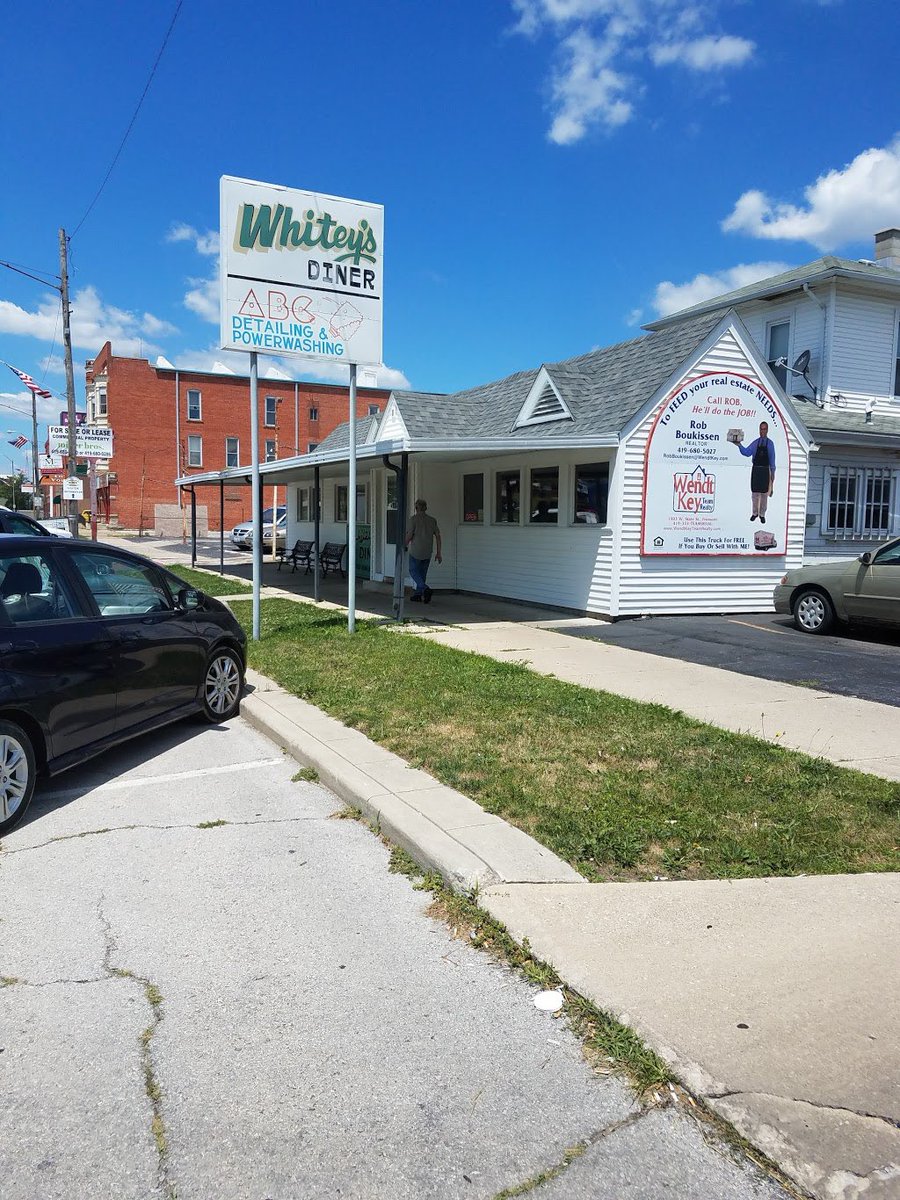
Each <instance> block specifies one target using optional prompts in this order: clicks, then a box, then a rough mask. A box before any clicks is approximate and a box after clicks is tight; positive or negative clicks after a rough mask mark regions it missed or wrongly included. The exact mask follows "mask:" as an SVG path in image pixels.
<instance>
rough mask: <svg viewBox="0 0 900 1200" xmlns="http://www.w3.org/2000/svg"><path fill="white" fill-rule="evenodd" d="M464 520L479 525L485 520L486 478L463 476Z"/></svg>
mask: <svg viewBox="0 0 900 1200" xmlns="http://www.w3.org/2000/svg"><path fill="white" fill-rule="evenodd" d="M463 520H464V521H466V522H467V523H470V524H471V523H478V522H481V521H483V520H484V476H483V475H482V474H481V473H480V472H479V474H477V475H463Z"/></svg>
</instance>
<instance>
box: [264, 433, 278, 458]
mask: <svg viewBox="0 0 900 1200" xmlns="http://www.w3.org/2000/svg"><path fill="white" fill-rule="evenodd" d="M277 457H278V443H277V442H276V441H275V440H274V439H273V440H271V441H270V440H268V439H267V440H266V462H274V461H275V459H276V458H277Z"/></svg>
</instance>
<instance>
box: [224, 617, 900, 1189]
mask: <svg viewBox="0 0 900 1200" xmlns="http://www.w3.org/2000/svg"><path fill="white" fill-rule="evenodd" d="M467 632H468V631H465V630H462V631H460V630H449V631H445V632H443V633H432V634H431V636H439V637H441V639H442V640H443V639H444V638H445V637H447V638H449V639H451V640H452V639H456V638H459V637H461V636H463V635H465V634H466V633H467ZM523 632H530V633H532V634H534V633H540V630H529V631H523ZM495 633H496V631H495ZM504 633H507V634H508V633H509V630H507V629H504ZM556 640H559V638H558V635H556ZM469 648H472V647H469ZM581 649H583V647H582V646H581V645H580V643H579V645H578V646H575V647H573V652H577V651H578V650H581ZM521 652H522V650H521V647H520V648H519V651H518V654H519V655H521ZM626 653H630V652H626ZM498 655H499V651H498ZM637 657H639V658H640V657H644V656H641V655H637ZM656 661H657V660H654V662H656ZM250 682H251V684H252V685H254V686H255V688H256V690H255V691H254V692H253V694H251V695H250V696H248V697H247V698H246V699H245V701H244V706H243V710H242V711H243V715H244V716H245V717H246V718H247V719H248V720H249V721H250V722H251V723H252V724H254V725H256V726H257V728H259V729H260V730H262V731H263V732H265V733H267V734H268V735H269V736H270V737H272V738H273V739H274V740H275V741H276V742H278V743H279V744H280V745H281V746H283V747H284V748H286V749H287V750H288V751H289V752H290V753H292V754H293V755H294V756H295V757H296V758H297V759H298V760H299V761H301V762H304V763H308V764H309V765H311V766H313V767H315V768H316V770H317V771H318V772H319V775H320V778H321V780H322V782H323V783H325V784H326V785H327V786H328V787H330V788H331V789H332V790H333V791H335V792H336V793H337V794H338V795H339V796H340V797H341V798H342V799H343V800H344V801H345V802H347V803H348V804H353V805H355V806H356V807H358V808H360V809H361V810H362V811H363V812H365V813H367V814H368V815H369V816H371V817H373V818H374V819H376V820H378V821H379V822H380V825H381V827H382V829H383V830H384V832H385V833H386V834H387V835H388V836H389V837H391V838H392V839H393V840H395V841H396V842H398V843H399V844H400V845H402V846H404V847H405V848H406V849H407V850H409V851H410V853H411V854H412V855H413V856H414V857H415V858H416V860H417V861H418V862H419V863H420V864H421V865H423V866H424V867H426V868H432V869H435V870H437V871H439V872H440V873H441V874H442V875H443V876H444V877H445V878H446V879H447V880H448V881H449V882H450V883H451V884H452V885H453V886H455V887H457V888H459V889H463V890H471V889H472V888H473V887H477V888H478V893H479V903H481V904H482V905H483V906H484V907H485V908H486V909H487V910H488V911H489V912H490V913H492V915H494V916H495V917H497V918H498V919H499V920H501V921H503V923H504V924H506V925H507V926H508V927H509V928H510V930H511V932H512V933H513V935H514V936H515V937H516V939H517V940H519V941H523V940H524V939H526V938H527V939H528V941H529V943H530V944H531V946H532V948H533V949H534V951H535V953H536V954H537V955H538V956H539V957H540V958H542V959H544V960H545V961H547V962H549V963H551V964H553V966H554V967H555V968H556V969H557V970H558V972H559V973H560V975H561V976H562V978H564V979H565V980H566V981H567V982H568V983H569V984H570V985H571V986H573V987H574V988H576V989H577V990H578V991H580V992H582V993H583V994H584V995H586V996H587V997H589V998H590V999H591V1000H593V1001H594V1002H595V1003H597V1004H598V1005H599V1006H600V1007H602V1008H604V1009H606V1010H607V1011H610V1012H612V1013H614V1014H615V1015H616V1016H618V1017H619V1019H621V1020H622V1021H623V1022H624V1023H626V1024H628V1025H631V1026H632V1027H634V1028H636V1029H637V1030H638V1031H639V1032H640V1033H641V1034H642V1036H643V1037H644V1038H645V1040H646V1041H647V1042H648V1043H649V1044H650V1045H651V1046H653V1048H654V1049H655V1050H657V1052H658V1053H659V1054H661V1055H662V1056H663V1057H664V1058H665V1059H666V1060H667V1061H668V1062H670V1063H671V1064H672V1066H673V1069H674V1070H675V1072H676V1074H677V1075H678V1077H679V1078H680V1079H682V1080H683V1081H684V1082H685V1084H686V1085H687V1086H688V1087H689V1088H691V1089H692V1090H693V1091H694V1094H695V1095H698V1096H700V1097H702V1098H703V1099H705V1100H707V1101H708V1102H709V1103H710V1105H711V1106H712V1107H714V1108H716V1109H717V1111H719V1112H720V1113H721V1115H723V1116H724V1117H726V1118H727V1119H728V1120H730V1121H731V1122H732V1123H733V1124H734V1125H735V1126H736V1127H737V1128H738V1129H739V1130H740V1131H741V1132H742V1133H743V1134H744V1135H745V1136H746V1137H747V1138H748V1139H749V1140H750V1141H751V1142H753V1143H754V1144H755V1145H756V1146H758V1147H759V1148H760V1149H761V1150H763V1151H764V1152H765V1153H766V1154H768V1155H769V1157H770V1158H772V1159H773V1160H774V1161H775V1162H777V1163H778V1164H779V1166H780V1167H781V1168H782V1169H783V1170H784V1171H785V1172H786V1173H787V1174H788V1175H790V1176H791V1177H792V1178H793V1179H795V1180H796V1181H797V1183H798V1184H799V1185H800V1186H801V1187H803V1188H804V1189H806V1190H807V1191H809V1192H810V1193H812V1195H814V1196H815V1197H817V1200H892V1198H894V1197H896V1196H897V1195H898V1192H900V1130H898V1123H900V1100H898V1090H900V1033H898V1029H897V1023H896V1021H895V1020H893V1019H892V1016H893V1013H892V1003H891V997H892V996H895V995H896V984H897V979H896V964H897V962H898V961H900V938H898V930H900V921H898V917H900V875H856V876H832V877H816V878H808V879H807V878H799V879H761V880H742V881H704V882H694V883H647V884H589V883H586V882H585V881H584V880H583V879H581V877H580V876H579V875H577V873H576V872H574V871H573V870H572V868H571V867H569V866H568V864H566V863H564V862H562V861H561V860H560V859H558V858H557V857H556V856H555V855H553V854H552V853H550V852H549V851H548V850H546V848H544V847H542V846H540V845H538V843H536V842H534V841H533V839H531V838H530V837H528V836H527V835H526V834H524V833H522V831H521V830H518V829H514V828H513V827H512V826H510V825H508V824H507V823H506V822H504V821H502V820H501V819H500V818H498V817H495V816H492V815H491V814H488V813H485V812H484V811H483V810H482V809H481V808H480V807H479V806H478V805H477V804H475V803H474V802H473V801H472V800H470V799H469V798H468V797H465V796H462V795H460V793H458V792H454V791H453V790H452V789H450V788H446V787H443V785H441V784H439V783H438V782H437V781H436V780H434V779H433V778H432V777H430V776H429V775H427V774H426V773H425V772H423V771H418V770H414V769H412V768H410V767H409V766H408V764H406V763H405V762H404V761H403V760H402V759H400V758H398V757H396V756H395V755H393V754H390V752H388V751H386V750H384V749H383V748H382V747H380V746H377V745H375V744H374V743H372V742H370V741H369V740H368V739H367V738H366V737H364V736H363V735H362V734H360V733H359V732H358V731H356V730H350V729H347V728H346V727H345V726H343V725H341V724H340V722H338V721H335V720H334V719H333V718H331V717H328V716H327V715H326V714H324V713H322V712H321V710H319V709H317V708H315V707H314V706H313V705H310V704H307V703H306V702H305V701H302V700H299V699H298V698H296V697H294V696H290V695H289V694H288V693H286V692H284V691H283V690H282V689H281V688H279V687H278V686H277V685H275V684H273V683H272V682H271V681H269V680H266V679H264V678H263V677H260V676H257V675H254V674H253V673H251V675H250ZM870 707H880V706H870ZM586 1194H587V1193H586Z"/></svg>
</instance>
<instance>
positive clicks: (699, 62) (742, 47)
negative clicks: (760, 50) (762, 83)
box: [650, 35, 756, 71]
mask: <svg viewBox="0 0 900 1200" xmlns="http://www.w3.org/2000/svg"><path fill="white" fill-rule="evenodd" d="M755 50H756V44H755V43H754V42H751V41H748V40H747V38H741V37H730V36H727V35H726V36H723V37H702V38H694V40H693V41H687V42H668V43H665V44H663V45H660V46H654V47H653V49H652V50H651V51H650V57H651V58H652V60H653V62H654V64H655V65H656V66H658V67H662V66H667V65H668V64H669V63H681V65H682V66H685V67H689V68H690V69H691V70H692V71H718V70H721V68H722V67H740V66H743V64H744V63H745V62H748V61H749V59H751V58H752V57H753V53H754V51H755Z"/></svg>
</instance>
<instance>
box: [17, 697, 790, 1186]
mask: <svg viewBox="0 0 900 1200" xmlns="http://www.w3.org/2000/svg"><path fill="white" fill-rule="evenodd" d="M296 769H297V766H296V763H294V762H293V761H292V760H290V759H287V758H285V757H283V756H282V755H281V754H280V753H279V752H278V751H277V750H276V749H275V748H274V746H273V745H272V744H271V743H269V742H268V741H267V740H266V739H265V738H263V737H262V736H260V735H259V734H257V733H255V732H254V731H252V730H251V729H249V727H247V726H246V725H245V724H244V723H243V722H242V721H240V720H236V721H233V722H231V723H230V724H229V726H228V727H221V728H216V729H210V728H202V727H200V726H197V725H179V726H175V727H172V728H170V729H169V730H166V731H164V732H162V733H159V734H156V735H152V736H151V737H149V738H145V739H142V740H140V741H138V742H134V743H131V744H129V745H128V746H126V747H124V748H122V749H120V750H118V751H115V752H114V753H111V754H108V755H106V756H105V757H103V758H101V759H98V760H95V761H94V762H93V763H91V764H89V765H87V766H85V767H83V768H81V769H79V770H78V771H76V772H70V773H69V774H67V775H64V776H61V777H60V778H59V779H57V780H55V781H50V782H49V783H48V784H46V785H45V786H44V787H43V789H42V791H41V792H40V793H39V795H38V796H37V797H36V799H35V801H34V803H33V806H32V810H31V812H30V813H29V818H28V820H27V823H26V824H24V825H23V826H21V827H20V828H18V829H17V830H15V831H14V832H13V833H12V834H11V835H9V836H8V837H6V838H4V839H3V845H2V850H0V979H2V981H3V983H2V986H0V1179H2V1180H3V1185H2V1190H3V1196H4V1200H38V1198H40V1200H56V1198H59V1200H63V1198H65V1200H70V1198H71V1197H73V1196H77V1197H78V1198H79V1200H92V1198H97V1200H99V1198H103V1200H109V1198H110V1197H115V1198H116V1200H132V1198H134V1200H138V1198H142V1200H143V1198H145V1197H146V1198H151V1197H154V1198H157V1197H158V1198H161V1200H174V1198H175V1197H176V1196H177V1198H178V1200H208V1198H209V1197H211V1196H215V1197H216V1198H217V1200H232V1198H233V1200H238V1198H240V1200H244V1198H253V1200H294V1198H296V1200H300V1198H301V1197H302V1198H303V1200H319V1198H320V1197H321V1198H323V1200H324V1198H325V1197H334V1196H338V1195H340V1196H341V1197H344V1198H348V1197H350V1198H358V1200H380V1198H381V1197H385V1198H386V1197H391V1198H392V1200H407V1198H408V1200H423V1198H426V1197H435V1198H438V1200H444V1198H447V1200H455V1198H456V1197H466V1198H474V1200H493V1198H494V1197H497V1196H499V1195H501V1194H504V1193H505V1192H506V1191H507V1190H508V1189H514V1188H518V1187H521V1186H525V1185H528V1184H529V1183H532V1184H533V1187H531V1190H530V1192H529V1194H532V1195H534V1196H536V1197H540V1198H542V1200H546V1198H550V1200H553V1198H556V1197H563V1196H565V1197H571V1198H572V1200H579V1198H581V1197H584V1198H585V1200H587V1198H591V1200H603V1198H606V1197H609V1200H655V1198H656V1197H657V1196H659V1197H660V1198H662V1197H663V1196H665V1197H666V1198H667V1200H673V1198H679V1197H684V1198H690V1200H693V1198H696V1200H710V1198H711V1197H716V1200H783V1197H784V1196H785V1193H784V1192H783V1191H782V1190H781V1189H780V1188H779V1187H778V1186H777V1185H776V1184H775V1183H774V1182H773V1181H772V1180H771V1179H769V1178H768V1177H766V1176H764V1175H762V1174H761V1173H760V1172H759V1171H758V1170H757V1169H756V1168H755V1167H754V1166H753V1165H752V1164H751V1163H750V1162H749V1161H746V1160H743V1159H741V1158H739V1157H736V1156H735V1155H734V1153H733V1152H730V1151H728V1150H727V1149H726V1148H725V1147H724V1145H723V1144H721V1143H720V1142H718V1141H717V1139H716V1137H715V1135H714V1134H713V1133H712V1132H711V1131H710V1130H709V1129H708V1128H703V1127H701V1126H700V1125H699V1124H698V1123H697V1122H696V1121H694V1120H693V1119H692V1118H691V1117H689V1116H687V1115H685V1114H684V1113H683V1112H682V1111H681V1110H680V1109H679V1108H677V1107H670V1108H667V1109H650V1110H647V1111H644V1110H642V1109H641V1108H640V1107H639V1106H638V1105H637V1104H636V1102H635V1099H634V1097H633V1095H632V1094H631V1092H630V1090H629V1089H628V1088H627V1087H626V1085H625V1084H624V1083H623V1082H622V1081H621V1080H619V1079H617V1078H616V1077H614V1076H600V1075H597V1074H594V1073H592V1072H591V1071H590V1069H589V1068H588V1066H587V1065H586V1062H585V1060H584V1058H583V1055H582V1053H581V1047H580V1044H579V1043H578V1041H577V1040H576V1039H575V1037H574V1036H573V1035H571V1034H570V1033H569V1032H568V1030H567V1029H566V1027H565V1025H564V1022H562V1021H560V1020H556V1019H554V1018H553V1017H552V1016H550V1015H548V1014H546V1013H542V1012H539V1011H538V1010H537V1009H536V1008H535V1007H534V1005H533V1004H532V1002H531V1001H532V996H533V992H534V989H533V988H532V987H530V986H529V985H528V984H526V983H525V982H523V981H522V980H521V979H519V978H518V977H516V976H514V975H513V974H511V973H510V972H509V971H508V970H506V969H505V968H503V967H500V966H498V965H497V964H496V963H494V962H493V961H492V960H491V959H490V958H488V957H487V956H486V955H485V954H483V953H481V952H479V951H476V950H474V949H473V948H471V947H470V946H468V945H466V944H465V943H464V942H461V941H459V940H454V939H453V938H452V937H451V935H450V933H449V931H448V930H447V929H446V927H445V926H444V925H443V924H441V923H440V922H437V921H435V920H433V919H432V918H430V917H429V916H428V915H427V913H426V908H427V905H428V901H429V899H430V897H429V896H428V894H427V893H423V892H417V891H416V890H414V888H413V887H412V886H411V884H410V882H409V881H408V880H407V879H406V878H404V877H402V876H397V875H392V874H390V873H389V872H388V870H387V863H388V854H387V851H386V849H385V847H384V846H383V845H382V844H381V843H380V842H379V841H378V839H376V838H375V837H373V836H372V834H371V833H370V832H368V831H367V830H366V829H365V828H363V827H362V826H360V825H359V824H357V823H356V822H354V821H338V820H334V819H333V816H332V814H333V813H334V812H335V811H336V810H337V809H338V808H339V807H340V805H339V803H338V801H337V800H336V799H335V798H334V797H333V796H332V795H330V794H329V793H328V792H327V791H326V790H325V789H323V788H321V787H319V786H317V785H316V784H312V783H305V782H296V783H295V782H292V780H291V776H292V775H293V774H294V772H295V771H296ZM210 822H225V824H215V825H213V826H209V825H208V824H207V823H210ZM204 825H207V827H205V828H204V827H203V826H204ZM572 1147H577V1148H579V1150H580V1151H581V1153H580V1154H579V1155H578V1157H576V1158H574V1159H573V1160H572V1161H571V1163H570V1164H569V1165H568V1166H565V1167H564V1169H561V1170H560V1171H559V1172H558V1173H555V1169H556V1168H561V1167H562V1165H563V1164H564V1163H565V1162H566V1161H567V1151H569V1150H570V1149H571V1148H572ZM540 1180H543V1181H542V1182H539V1181H540Z"/></svg>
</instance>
